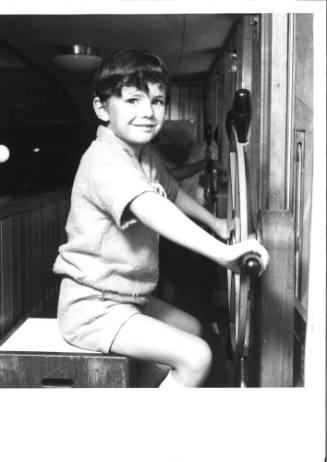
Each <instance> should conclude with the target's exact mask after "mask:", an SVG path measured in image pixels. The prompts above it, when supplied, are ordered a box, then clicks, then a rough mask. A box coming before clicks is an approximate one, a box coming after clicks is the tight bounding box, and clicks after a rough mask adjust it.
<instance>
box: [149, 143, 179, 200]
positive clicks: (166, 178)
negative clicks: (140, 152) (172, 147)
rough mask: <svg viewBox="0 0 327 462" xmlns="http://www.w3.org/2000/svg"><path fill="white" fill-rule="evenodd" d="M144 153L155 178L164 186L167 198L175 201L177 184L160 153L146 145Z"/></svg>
mask: <svg viewBox="0 0 327 462" xmlns="http://www.w3.org/2000/svg"><path fill="white" fill-rule="evenodd" d="M146 154H147V162H149V163H150V164H151V170H152V172H155V177H156V180H157V181H158V182H159V183H160V184H161V186H162V187H163V188H164V190H165V192H166V195H167V198H168V199H169V200H171V201H172V202H175V200H176V196H177V192H178V188H179V186H178V183H177V181H176V180H175V178H173V176H172V175H171V174H170V173H169V168H167V167H168V165H167V164H166V162H164V161H163V159H162V156H161V154H160V153H159V152H158V150H157V149H156V148H155V147H153V146H150V145H148V146H147V151H146Z"/></svg>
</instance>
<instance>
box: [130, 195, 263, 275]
mask: <svg viewBox="0 0 327 462" xmlns="http://www.w3.org/2000/svg"><path fill="white" fill-rule="evenodd" d="M129 208H130V210H131V212H132V213H133V214H134V215H135V216H136V217H137V218H138V219H139V220H140V221H142V222H143V223H144V224H145V225H146V226H148V227H149V228H152V229H153V230H154V231H156V232H158V233H159V234H161V235H162V236H164V237H166V238H167V239H170V240H171V241H173V242H176V243H177V244H180V245H182V246H184V247H187V248H189V249H191V250H193V251H195V252H197V253H200V254H201V255H204V256H205V257H207V258H209V259H211V260H213V261H215V262H216V263H218V264H220V265H223V266H225V267H226V268H230V269H232V270H234V271H239V266H238V261H239V259H240V257H241V256H242V255H244V254H245V253H247V252H255V253H258V254H259V256H260V257H261V260H262V266H263V268H264V269H265V267H266V265H267V263H268V259H269V257H268V254H267V252H266V250H265V249H264V248H263V247H262V246H261V245H260V244H259V243H258V242H257V241H256V240H254V239H251V240H248V241H245V242H242V243H239V244H234V245H226V244H223V243H222V242H220V241H218V240H217V239H215V238H214V237H213V236H211V235H210V234H209V233H207V232H206V231H204V230H203V229H202V228H201V227H200V226H198V225H196V224H195V223H194V222H193V221H192V220H190V219H189V218H188V217H187V216H186V215H184V213H183V212H182V211H181V210H179V209H178V208H177V207H176V206H175V205H174V204H173V203H172V202H171V201H169V200H167V199H165V198H164V197H161V196H159V195H158V194H157V193H155V192H153V193H152V192H146V193H144V194H141V195H140V196H138V197H136V198H135V199H134V200H133V201H132V202H131V204H130V206H129Z"/></svg>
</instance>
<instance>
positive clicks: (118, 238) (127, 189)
mask: <svg viewBox="0 0 327 462" xmlns="http://www.w3.org/2000/svg"><path fill="white" fill-rule="evenodd" d="M167 90H168V75H167V71H166V67H165V65H164V63H163V62H162V60H161V59H160V58H159V57H157V56H156V55H153V54H151V53H149V52H147V51H145V50H136V49H128V50H123V51H119V52H116V53H113V54H112V55H111V56H109V57H108V58H107V59H105V60H104V62H103V64H102V65H101V66H100V68H99V70H98V72H97V74H96V77H95V95H96V97H95V99H94V110H95V113H96V115H97V117H98V118H99V119H100V121H101V122H102V124H103V125H101V126H100V127H99V129H98V132H97V138H96V140H95V141H93V142H92V144H91V146H90V147H89V149H88V150H87V151H86V153H85V154H84V156H83V157H82V159H81V163H80V165H79V168H78V171H77V174H76V178H75V181H74V185H73V190H72V198H71V209H70V213H69V216H68V220H67V226H66V231H67V236H68V240H67V243H66V244H64V245H62V246H61V247H60V248H59V256H58V258H57V260H56V262H55V265H54V271H55V272H56V273H58V274H62V275H64V278H63V280H62V283H61V289H60V296H59V305H58V320H59V325H60V328H61V331H62V334H63V336H64V338H65V339H66V340H67V341H68V342H70V343H72V344H75V345H77V346H79V347H83V348H87V349H92V350H97V351H102V352H104V353H108V352H109V351H110V352H112V353H117V354H122V355H128V356H131V357H134V358H138V359H143V360H148V361H153V362H156V363H159V364H162V365H164V367H167V368H168V369H170V372H169V373H168V375H167V377H166V378H165V379H164V380H163V382H162V385H161V386H162V387H173V386H185V387H186V386H187V387H196V386H200V385H201V384H202V383H203V381H204V380H205V378H206V376H207V374H208V372H209V369H210V364H211V351H210V348H209V346H208V345H207V343H206V342H204V340H202V339H201V338H200V337H199V334H200V326H199V323H198V321H197V320H196V319H195V318H193V317H192V316H191V315H189V314H187V313H184V312H183V311H181V310H179V309H177V308H175V307H173V306H170V305H168V304H167V303H164V302H161V301H160V300H158V299H156V298H155V297H153V296H152V295H151V292H152V291H153V290H154V288H155V287H156V283H157V280H158V234H161V235H163V236H165V237H166V238H168V239H171V240H172V241H174V242H176V243H179V244H181V245H184V246H185V247H187V248H189V249H191V250H194V251H196V252H199V253H201V254H202V255H205V256H207V257H208V258H211V259H212V260H214V261H215V262H217V263H219V264H222V265H224V266H226V267H229V268H233V269H237V261H238V260H239V258H240V257H241V255H243V254H244V253H246V252H249V251H255V252H257V253H258V254H260V256H261V258H262V262H263V267H265V266H266V264H267V261H268V255H267V253H266V251H265V250H264V249H263V247H261V246H260V245H259V244H258V243H257V242H256V241H255V240H251V241H247V242H245V243H242V244H236V245H233V246H227V245H225V244H223V243H221V242H219V241H218V240H216V239H214V238H213V237H212V236H211V235H210V234H208V233H206V232H205V231H204V230H202V229H201V228H200V227H198V226H197V225H196V224H195V223H193V221H191V220H190V219H189V218H187V217H186V215H185V214H188V215H190V216H191V217H192V218H195V219H197V220H199V221H201V222H203V223H204V224H206V225H207V226H209V227H210V228H211V229H213V230H214V231H215V232H217V234H220V235H221V236H222V237H223V238H225V237H226V223H225V222H224V221H223V220H219V219H217V218H215V217H214V216H212V215H211V214H210V213H209V212H208V211H206V210H205V209H203V208H202V207H201V206H200V205H199V204H197V202H196V201H194V200H193V199H192V198H191V197H189V196H188V195H187V194H186V193H185V192H183V191H182V190H181V189H180V188H179V187H178V185H177V183H176V181H175V180H174V179H173V178H172V177H171V176H170V175H169V174H168V173H167V171H166V170H165V168H164V167H163V166H162V164H161V163H160V161H159V160H158V159H157V158H156V156H155V155H152V152H151V148H150V147H149V146H148V143H149V142H150V141H151V140H152V139H153V137H154V136H156V135H157V133H158V132H159V131H160V129H161V128H162V125H163V123H164V117H165V105H166V98H167Z"/></svg>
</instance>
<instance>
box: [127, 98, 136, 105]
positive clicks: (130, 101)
mask: <svg viewBox="0 0 327 462" xmlns="http://www.w3.org/2000/svg"><path fill="white" fill-rule="evenodd" d="M126 101H127V103H129V104H136V103H137V102H138V99H137V98H128V99H127V100H126Z"/></svg>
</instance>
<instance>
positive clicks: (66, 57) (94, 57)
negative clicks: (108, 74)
mask: <svg viewBox="0 0 327 462" xmlns="http://www.w3.org/2000/svg"><path fill="white" fill-rule="evenodd" d="M53 60H54V62H55V63H56V64H58V65H59V66H60V67H62V68H63V69H65V70H66V71H69V72H90V71H93V70H94V69H96V68H97V67H98V66H99V64H100V63H101V62H102V58H101V57H100V56H99V55H98V52H97V50H96V49H95V48H94V47H92V46H90V45H78V44H75V45H67V46H64V47H60V48H59V50H58V54H57V55H56V56H55V57H54V58H53Z"/></svg>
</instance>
